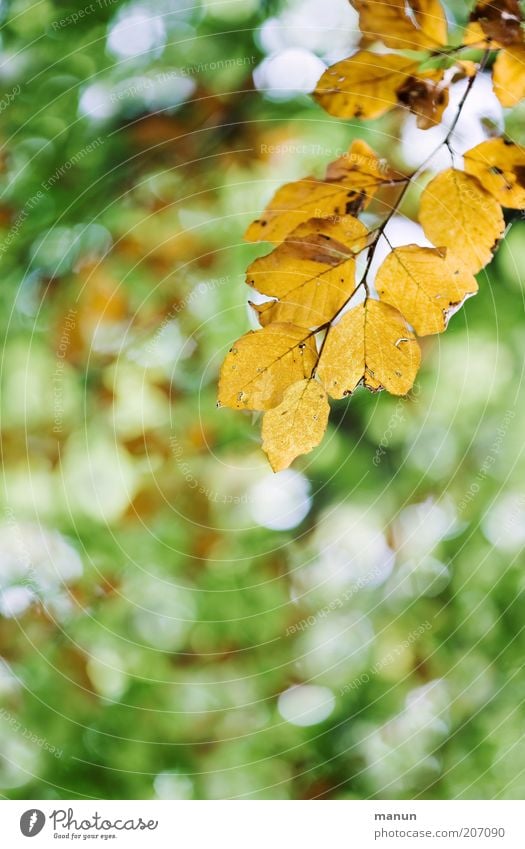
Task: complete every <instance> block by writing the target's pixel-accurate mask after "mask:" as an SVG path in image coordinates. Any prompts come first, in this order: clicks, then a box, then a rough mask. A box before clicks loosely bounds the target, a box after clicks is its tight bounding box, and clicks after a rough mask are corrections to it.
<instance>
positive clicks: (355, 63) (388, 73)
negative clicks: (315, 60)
mask: <svg viewBox="0 0 525 849" xmlns="http://www.w3.org/2000/svg"><path fill="white" fill-rule="evenodd" d="M416 70H417V63H416V62H413V61H411V60H410V59H407V58H406V56H400V55H398V54H396V53H386V54H382V53H381V54H380V53H370V52H369V51H367V50H362V51H360V52H359V53H356V54H355V55H354V56H352V57H351V58H350V59H343V60H342V61H341V62H336V64H335V65H332V66H331V67H330V68H328V69H327V70H326V71H325V72H324V74H323V75H322V77H321V79H320V80H319V82H318V83H317V88H316V89H315V92H314V97H315V99H316V100H317V102H318V103H320V105H321V106H322V107H323V109H326V111H327V112H329V113H330V115H335V116H336V117H337V118H378V117H379V116H380V115H383V114H384V113H385V112H387V111H388V110H389V109H392V108H393V107H394V106H396V105H397V103H398V94H397V92H398V90H399V89H400V88H401V87H402V86H403V85H405V83H406V81H407V79H408V78H409V77H410V76H411V75H412V74H414V73H415V71H416Z"/></svg>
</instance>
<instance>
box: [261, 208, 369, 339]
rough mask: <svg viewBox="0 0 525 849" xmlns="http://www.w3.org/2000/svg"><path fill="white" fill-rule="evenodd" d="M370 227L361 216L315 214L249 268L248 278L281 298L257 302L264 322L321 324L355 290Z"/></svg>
mask: <svg viewBox="0 0 525 849" xmlns="http://www.w3.org/2000/svg"><path fill="white" fill-rule="evenodd" d="M366 234H367V229H366V227H365V226H364V224H362V223H361V222H360V221H358V219H357V218H353V217H352V216H346V217H343V218H341V219H339V220H336V221H333V220H330V219H321V218H312V219H310V221H307V222H306V223H305V224H300V225H299V227H297V228H296V229H295V230H294V231H293V233H291V234H290V235H289V236H288V237H287V238H286V240H285V241H284V242H283V243H282V244H281V245H279V246H278V247H277V248H275V249H274V250H273V251H272V252H271V253H269V254H267V255H266V256H263V257H260V258H259V259H256V260H255V262H252V264H251V265H250V266H249V268H248V270H247V277H246V282H247V283H248V284H249V285H250V286H254V287H255V288H256V289H258V290H259V292H261V293H262V294H263V295H268V296H269V297H272V298H278V299H279V300H278V301H271V302H269V303H265V304H260V305H258V306H256V307H255V309H256V310H257V312H258V313H259V320H260V322H261V324H263V325H266V324H268V323H269V322H272V321H280V322H289V323H291V324H296V325H300V326H301V327H320V326H321V325H322V324H325V323H326V322H327V321H330V320H331V319H332V318H333V317H334V316H335V315H336V314H337V313H338V312H339V310H340V309H341V307H342V306H343V304H344V303H345V301H346V300H347V299H348V298H349V296H350V295H351V294H352V292H353V291H354V278H355V253H356V252H357V251H358V250H360V249H361V248H362V247H364V245H365V244H366Z"/></svg>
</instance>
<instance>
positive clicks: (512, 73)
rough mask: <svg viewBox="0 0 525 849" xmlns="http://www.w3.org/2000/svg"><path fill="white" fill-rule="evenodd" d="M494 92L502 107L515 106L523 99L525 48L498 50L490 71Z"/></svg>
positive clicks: (524, 88)
mask: <svg viewBox="0 0 525 849" xmlns="http://www.w3.org/2000/svg"><path fill="white" fill-rule="evenodd" d="M492 79H493V81H494V92H495V94H496V96H497V98H498V99H499V102H500V103H501V104H502V106H516V105H517V104H518V103H519V102H520V100H522V99H523V98H524V97H525V46H524V45H523V44H517V45H515V46H514V47H509V48H508V50H500V52H499V53H498V55H497V56H496V61H495V62H494V67H493V69H492Z"/></svg>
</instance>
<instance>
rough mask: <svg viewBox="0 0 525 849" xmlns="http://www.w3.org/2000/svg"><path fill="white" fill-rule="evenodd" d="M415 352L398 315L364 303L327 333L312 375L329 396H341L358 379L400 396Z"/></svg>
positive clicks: (416, 359) (414, 367)
mask: <svg viewBox="0 0 525 849" xmlns="http://www.w3.org/2000/svg"><path fill="white" fill-rule="evenodd" d="M420 362H421V351H420V348H419V345H418V343H417V341H416V338H415V336H414V334H413V333H412V332H411V331H410V330H409V328H408V326H407V323H406V321H405V319H404V318H403V316H402V315H401V313H399V312H398V311H397V310H396V309H394V308H393V307H391V306H389V305H388V304H385V303H382V302H381V301H375V300H370V299H367V300H366V301H364V302H363V303H362V304H359V306H357V307H354V308H353V309H351V310H350V311H349V312H347V313H346V314H345V315H343V317H342V318H341V321H340V322H339V324H336V325H335V327H332V328H331V329H330V330H329V331H328V337H327V339H326V342H325V345H324V347H323V351H322V354H321V357H320V359H319V365H318V367H317V375H318V377H319V379H320V380H321V382H322V384H323V386H324V387H325V389H326V391H327V392H328V394H329V395H331V396H332V398H343V397H344V396H345V395H349V394H350V393H351V392H353V391H354V389H355V388H356V386H357V385H358V384H359V383H360V382H361V381H362V382H363V385H364V386H367V387H368V388H369V389H372V390H378V389H387V390H388V392H391V393H392V395H406V393H407V392H408V391H409V389H410V388H411V387H412V385H413V383H414V380H415V377H416V374H417V372H418V369H419V365H420Z"/></svg>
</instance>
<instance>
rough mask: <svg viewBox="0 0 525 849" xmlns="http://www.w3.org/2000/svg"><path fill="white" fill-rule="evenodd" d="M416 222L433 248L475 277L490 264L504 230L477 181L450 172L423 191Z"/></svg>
mask: <svg viewBox="0 0 525 849" xmlns="http://www.w3.org/2000/svg"><path fill="white" fill-rule="evenodd" d="M419 220H420V222H421V224H422V226H423V229H424V231H425V233H426V235H427V237H428V238H429V239H430V241H431V242H433V243H434V245H436V247H446V248H449V250H451V251H452V252H453V253H455V254H456V256H457V257H458V258H459V259H460V260H462V261H463V262H464V264H465V265H466V266H467V267H468V268H469V269H470V271H472V272H473V273H474V274H476V273H477V272H478V271H479V270H480V269H481V268H483V266H485V265H486V264H487V263H488V262H490V260H491V259H492V253H493V251H494V250H495V249H496V247H497V244H498V241H499V239H500V238H501V236H502V235H503V231H504V229H505V221H504V219H503V213H502V211H501V206H500V205H499V203H498V202H497V201H496V199H495V198H493V197H492V195H489V193H488V192H486V191H485V189H484V188H483V186H482V185H481V183H480V182H479V180H477V179H476V177H472V176H471V175H470V174H464V173H463V171H456V170H455V169H453V168H448V169H447V170H446V171H442V172H441V173H440V174H438V175H437V177H434V179H433V180H431V182H430V183H429V184H428V186H427V187H426V189H425V190H424V192H423V194H422V195H421V205H420V208H419Z"/></svg>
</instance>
